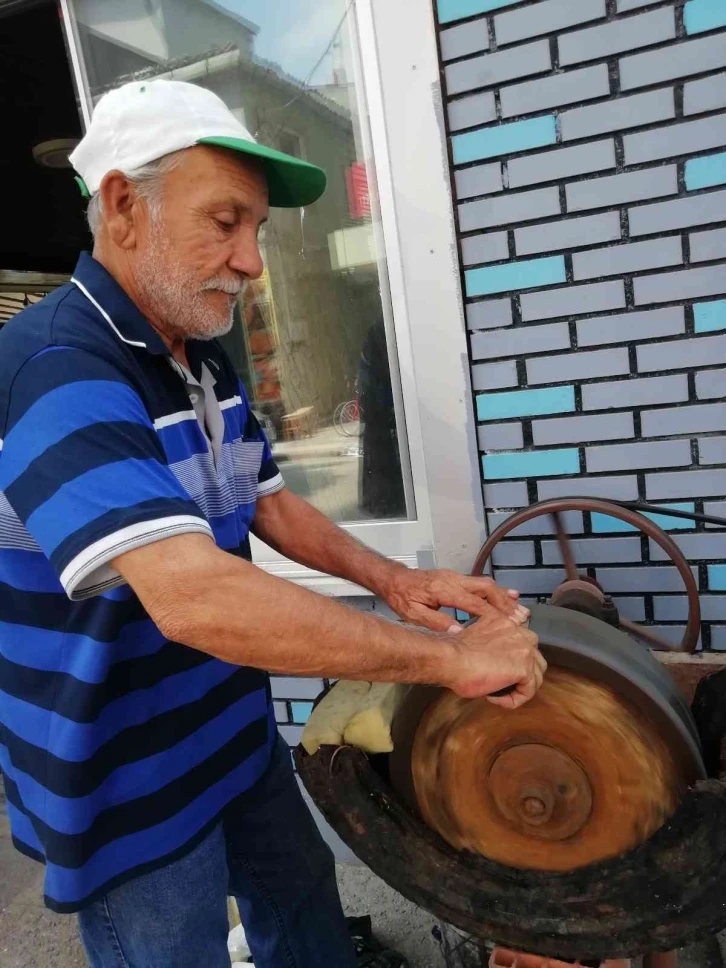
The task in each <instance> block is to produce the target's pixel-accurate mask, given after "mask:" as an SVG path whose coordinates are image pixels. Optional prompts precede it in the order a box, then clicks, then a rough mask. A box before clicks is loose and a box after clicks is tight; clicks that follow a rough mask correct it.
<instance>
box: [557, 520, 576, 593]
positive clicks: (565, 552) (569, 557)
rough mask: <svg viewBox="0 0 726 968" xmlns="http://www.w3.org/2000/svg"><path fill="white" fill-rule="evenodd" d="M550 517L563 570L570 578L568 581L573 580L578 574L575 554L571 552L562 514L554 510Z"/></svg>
mask: <svg viewBox="0 0 726 968" xmlns="http://www.w3.org/2000/svg"><path fill="white" fill-rule="evenodd" d="M552 517H553V518H554V519H555V532H556V533H557V544H558V545H559V546H560V554H561V555H562V562H563V564H564V566H565V572H566V573H567V577H568V578H569V579H570V581H573V580H574V579H576V578H577V577H578V574H577V564H576V563H575V556H574V555H573V554H572V545H571V544H570V539H569V537H568V536H567V532H566V531H565V526H564V524H563V523H562V515H561V514H560V512H559V511H554V512H553V514H552Z"/></svg>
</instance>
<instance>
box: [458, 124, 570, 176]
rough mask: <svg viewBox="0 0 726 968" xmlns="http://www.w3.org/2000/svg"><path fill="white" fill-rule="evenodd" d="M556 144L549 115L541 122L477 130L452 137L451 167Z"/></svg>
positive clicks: (555, 129)
mask: <svg viewBox="0 0 726 968" xmlns="http://www.w3.org/2000/svg"><path fill="white" fill-rule="evenodd" d="M556 143H557V126H556V124H555V119H554V116H553V115H551V114H548V115H546V116H545V117H543V118H530V119H529V120H527V121H512V122H510V123H509V124H496V125H492V126H490V127H488V128H477V129H476V131H468V132H467V133H466V134H457V135H454V137H453V138H452V139H451V144H452V145H453V149H454V164H455V165H465V164H466V163H467V162H469V161H479V160H481V159H482V158H496V157H497V156H498V155H513V154H515V153H516V152H517V151H528V150H529V149H530V148H542V147H544V146H545V145H553V144H556Z"/></svg>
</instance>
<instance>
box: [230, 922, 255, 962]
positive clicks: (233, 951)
mask: <svg viewBox="0 0 726 968" xmlns="http://www.w3.org/2000/svg"><path fill="white" fill-rule="evenodd" d="M227 949H228V951H229V956H230V958H231V959H232V961H233V962H234V963H235V964H234V965H233V968H236V965H237V964H240V965H242V964H245V959H246V958H249V956H250V949H249V948H248V947H247V939H246V938H245V929H244V928H243V927H242V925H241V924H238V925H237V927H236V928H232V930H231V931H230V932H229V936H228V938H227Z"/></svg>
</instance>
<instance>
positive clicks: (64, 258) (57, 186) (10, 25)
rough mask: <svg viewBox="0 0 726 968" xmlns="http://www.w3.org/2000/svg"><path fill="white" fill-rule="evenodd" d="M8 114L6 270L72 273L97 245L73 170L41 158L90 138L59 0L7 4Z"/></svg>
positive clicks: (0, 252) (1, 143) (0, 190)
mask: <svg viewBox="0 0 726 968" xmlns="http://www.w3.org/2000/svg"><path fill="white" fill-rule="evenodd" d="M3 9H5V10H6V12H5V13H3ZM0 119H2V120H0V130H1V131H2V135H0V198H1V199H2V201H1V203H0V205H1V208H0V211H1V212H2V214H1V216H0V225H1V226H2V231H1V232H0V272H2V271H6V272H7V271H8V270H10V271H15V272H18V271H20V272H44V273H69V272H71V271H72V270H73V267H74V266H75V263H76V259H77V258H78V252H79V251H80V250H81V249H83V248H88V247H89V245H90V236H89V233H88V230H87V228H86V224H85V220H84V212H83V209H84V206H83V202H82V199H81V196H80V193H79V191H78V187H77V185H76V183H75V182H74V180H73V172H72V170H71V169H70V168H67V167H61V168H53V167H45V166H43V165H41V164H39V163H38V161H36V159H35V158H34V157H33V148H34V147H35V146H37V145H39V144H44V143H47V142H49V141H54V140H56V139H78V138H80V137H81V135H82V128H81V121H80V117H79V113H78V106H77V103H76V95H75V90H74V85H73V80H72V76H71V70H70V66H69V62H68V56H67V53H66V47H65V41H64V38H63V31H62V25H61V20H60V13H59V9H58V7H57V6H56V4H55V3H52V2H51V3H33V4H30V5H25V4H23V5H20V4H18V3H15V4H10V5H9V7H8V6H5V7H4V5H3V4H2V3H0Z"/></svg>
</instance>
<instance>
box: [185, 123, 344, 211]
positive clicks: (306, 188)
mask: <svg viewBox="0 0 726 968" xmlns="http://www.w3.org/2000/svg"><path fill="white" fill-rule="evenodd" d="M197 144H200V145H217V146H218V147H220V148H230V149H231V150H232V151H240V152H242V154H245V155H253V156H254V157H255V158H261V159H262V161H263V162H264V164H265V169H266V172H267V186H268V189H269V192H270V205H271V206H272V207H273V208H302V207H303V206H304V205H312V203H313V202H317V200H318V199H319V198H320V196H321V195H322V194H323V192H324V191H325V185H326V184H327V176H326V174H325V172H324V171H323V169H322V168H318V167H317V165H311V164H310V162H309V161H303V160H302V159H301V158H295V156H294V155H286V154H284V153H283V152H282V151H275V149H274V148H268V147H267V146H266V145H259V144H257V143H256V142H254V141H244V140H243V139H242V138H200V139H199V141H198V142H197Z"/></svg>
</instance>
